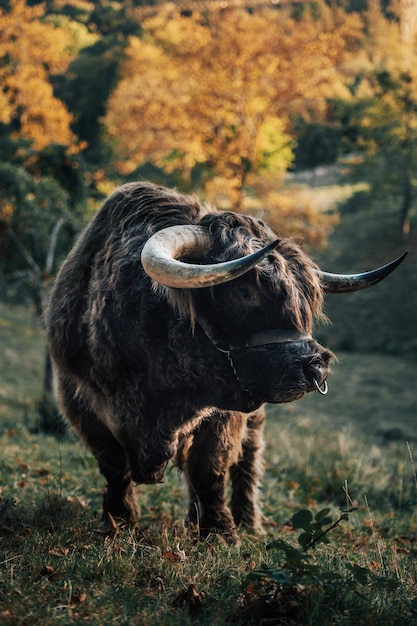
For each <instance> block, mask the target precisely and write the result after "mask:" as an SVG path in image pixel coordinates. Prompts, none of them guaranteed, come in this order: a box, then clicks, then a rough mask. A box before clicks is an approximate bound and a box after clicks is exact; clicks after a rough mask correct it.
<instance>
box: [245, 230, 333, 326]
mask: <svg viewBox="0 0 417 626" xmlns="http://www.w3.org/2000/svg"><path fill="white" fill-rule="evenodd" d="M316 270H318V267H317V266H316V264H315V263H314V262H313V261H312V260H311V258H310V257H309V256H308V255H307V254H306V253H305V252H304V251H303V250H302V248H301V247H300V246H299V245H298V244H297V243H296V242H295V241H294V240H291V239H281V240H280V242H279V244H278V246H277V248H276V249H275V250H274V251H273V252H272V253H271V254H270V255H269V256H268V258H267V259H265V260H264V261H262V262H261V263H260V264H259V265H258V266H257V267H256V268H255V272H256V281H257V284H258V285H259V288H260V289H261V291H262V293H263V294H264V295H266V296H268V294H271V293H283V294H284V295H285V305H286V309H287V311H288V313H289V317H291V320H292V321H293V323H294V324H295V326H296V327H297V328H298V329H299V330H300V331H303V330H308V331H310V332H311V330H312V327H313V323H314V321H315V320H317V321H321V322H325V321H326V316H325V315H324V313H323V289H322V286H321V283H320V279H319V276H318V274H317V272H316Z"/></svg>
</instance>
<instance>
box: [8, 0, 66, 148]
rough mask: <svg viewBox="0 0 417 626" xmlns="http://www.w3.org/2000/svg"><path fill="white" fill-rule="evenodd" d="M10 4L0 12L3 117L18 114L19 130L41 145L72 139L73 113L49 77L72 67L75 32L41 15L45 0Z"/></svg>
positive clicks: (9, 118)
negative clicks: (56, 94)
mask: <svg viewBox="0 0 417 626" xmlns="http://www.w3.org/2000/svg"><path fill="white" fill-rule="evenodd" d="M10 5H11V9H10V11H9V12H0V59H3V63H2V66H1V69H0V87H1V97H0V104H2V103H4V108H3V107H1V109H2V118H3V119H2V121H4V122H6V123H8V122H11V121H12V120H13V119H16V120H18V127H19V131H17V132H16V135H18V136H20V137H24V138H27V139H32V140H33V145H34V147H35V148H36V149H41V148H43V147H45V146H47V145H48V144H50V143H54V142H55V143H61V144H63V145H70V144H71V143H73V142H74V136H73V134H72V132H71V129H70V123H71V120H72V117H71V115H70V113H69V112H68V110H67V109H66V107H65V105H64V104H63V102H61V101H60V100H58V99H57V98H55V97H54V94H53V90H52V86H51V84H50V82H49V80H48V77H49V75H50V74H56V73H60V72H63V71H64V70H65V69H66V68H67V66H68V63H69V61H70V60H71V58H70V56H69V54H68V48H69V45H70V42H71V35H70V33H69V32H68V31H66V30H65V29H62V28H55V27H53V26H52V25H50V24H47V23H44V22H43V21H42V18H43V16H44V13H45V7H44V6H43V5H37V6H31V7H29V6H27V5H26V3H25V1H24V0H11V2H10ZM5 61H7V62H5Z"/></svg>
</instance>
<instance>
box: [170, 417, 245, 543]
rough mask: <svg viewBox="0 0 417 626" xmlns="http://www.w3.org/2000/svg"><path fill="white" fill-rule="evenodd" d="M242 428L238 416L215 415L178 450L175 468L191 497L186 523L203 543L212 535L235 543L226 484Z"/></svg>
mask: <svg viewBox="0 0 417 626" xmlns="http://www.w3.org/2000/svg"><path fill="white" fill-rule="evenodd" d="M244 424H245V418H244V417H243V416H242V415H241V414H240V413H232V412H228V411H214V412H213V413H212V415H211V416H210V417H209V418H207V419H205V420H204V421H203V422H202V423H201V424H200V426H199V427H198V429H196V430H195V431H194V432H193V434H192V435H189V436H188V437H187V438H186V439H184V440H183V442H182V445H181V446H180V449H179V452H178V457H177V458H178V465H179V466H180V468H181V469H182V470H183V472H184V476H185V479H186V481H187V484H188V490H189V496H190V502H189V513H188V518H187V521H188V523H189V524H190V525H191V526H194V527H196V528H198V529H199V532H200V537H201V538H202V539H204V538H206V537H207V536H208V535H209V534H210V533H212V532H213V533H219V534H221V535H222V536H223V537H224V538H225V539H226V541H228V542H230V543H236V541H237V536H236V531H235V523H234V521H233V517H232V514H231V512H230V510H229V508H228V507H227V505H226V501H225V481H226V476H227V473H228V470H229V467H230V466H231V465H232V464H233V463H235V462H237V458H238V455H239V452H240V439H241V434H242V431H243V429H244Z"/></svg>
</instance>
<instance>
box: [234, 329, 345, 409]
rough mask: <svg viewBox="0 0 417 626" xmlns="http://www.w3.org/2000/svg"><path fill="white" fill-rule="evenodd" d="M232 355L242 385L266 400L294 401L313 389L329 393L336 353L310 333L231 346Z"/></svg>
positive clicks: (249, 391) (237, 376)
mask: <svg viewBox="0 0 417 626" xmlns="http://www.w3.org/2000/svg"><path fill="white" fill-rule="evenodd" d="M255 343H257V342H255ZM228 356H229V360H230V363H231V365H232V367H233V369H234V372H235V375H236V378H237V380H238V381H239V383H240V384H241V385H242V387H243V388H244V389H245V390H246V391H247V392H248V393H249V394H250V395H251V396H254V397H256V398H259V399H262V401H263V402H270V403H282V402H292V401H293V400H297V399H299V398H301V397H302V396H303V395H304V394H305V393H309V392H311V391H318V392H319V393H321V394H323V395H325V394H326V393H327V390H328V387H327V376H328V374H329V365H330V361H331V358H332V356H333V355H332V353H331V352H330V351H328V350H326V349H325V348H323V347H322V346H320V344H318V343H317V342H316V341H315V340H314V339H312V338H311V337H310V336H308V335H307V336H305V335H298V337H297V336H296V337H294V338H292V337H287V336H283V337H281V338H280V340H276V341H268V342H265V343H261V344H260V345H245V346H239V347H231V348H230V350H229V351H228Z"/></svg>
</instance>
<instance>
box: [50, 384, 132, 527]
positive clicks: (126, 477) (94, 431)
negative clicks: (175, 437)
mask: <svg viewBox="0 0 417 626" xmlns="http://www.w3.org/2000/svg"><path fill="white" fill-rule="evenodd" d="M59 382H60V384H59V387H60V399H61V405H62V409H63V412H64V414H65V416H66V417H67V419H68V420H69V422H70V423H71V424H72V425H73V426H74V428H75V429H76V430H77V431H78V433H79V435H80V436H81V438H82V439H83V440H84V442H85V443H86V444H87V446H88V447H89V448H90V450H91V451H92V453H93V454H94V456H95V457H96V459H97V461H98V464H99V468H100V472H101V473H102V474H103V476H104V477H105V478H106V480H107V491H106V492H105V494H104V496H103V519H107V516H108V515H107V514H108V513H110V514H111V515H112V517H114V518H122V519H124V520H125V521H127V522H130V523H132V522H135V521H136V519H137V517H138V509H137V506H136V501H135V496H134V491H133V482H132V479H131V474H130V468H129V463H128V460H127V456H126V453H125V450H124V448H123V447H122V446H121V445H120V443H119V442H118V441H117V440H116V439H115V438H114V436H113V435H112V433H111V432H110V430H109V429H108V428H107V427H106V426H105V425H104V424H103V423H102V422H100V420H98V418H97V416H96V414H95V413H94V412H93V411H92V410H91V409H90V408H89V407H88V406H87V404H86V403H85V402H84V401H83V400H82V398H80V397H79V396H77V395H76V394H75V387H74V385H73V384H72V383H71V382H69V381H62V380H61V381H59Z"/></svg>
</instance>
